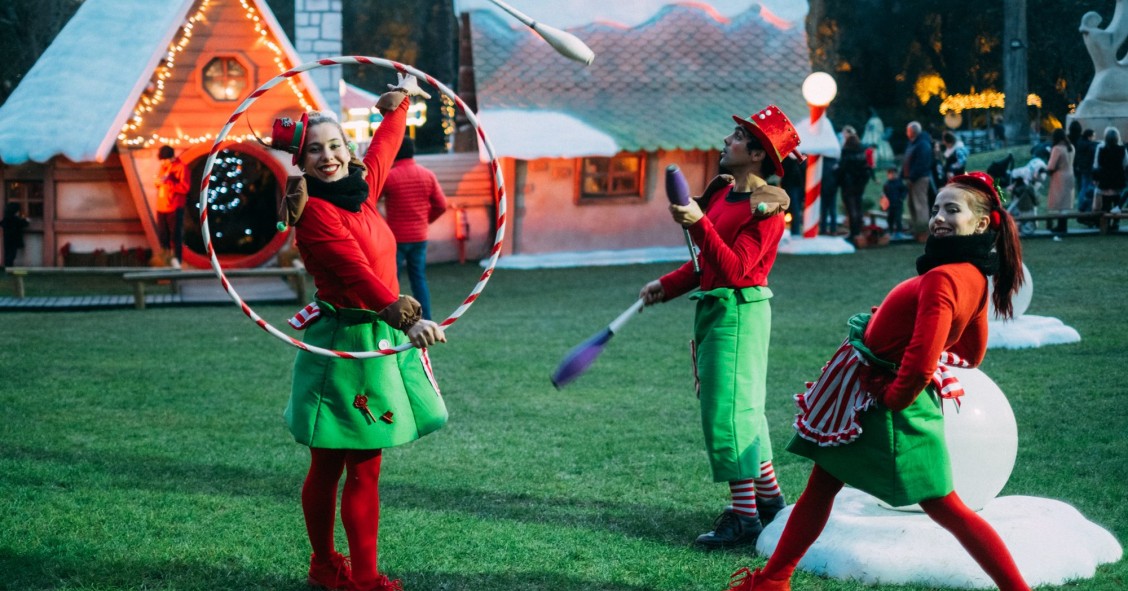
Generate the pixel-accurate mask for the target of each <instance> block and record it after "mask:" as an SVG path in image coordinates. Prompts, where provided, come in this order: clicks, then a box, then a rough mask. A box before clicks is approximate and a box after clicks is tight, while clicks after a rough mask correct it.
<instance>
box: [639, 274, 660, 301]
mask: <svg viewBox="0 0 1128 591" xmlns="http://www.w3.org/2000/svg"><path fill="white" fill-rule="evenodd" d="M638 297H639V298H641V299H642V303H643V304H645V305H647V306H653V305H654V304H658V303H661V302H664V301H666V290H664V289H662V282H661V281H658V280H657V279H655V280H654V281H651V282H650V283H647V284H646V285H644V286H642V291H640V292H638Z"/></svg>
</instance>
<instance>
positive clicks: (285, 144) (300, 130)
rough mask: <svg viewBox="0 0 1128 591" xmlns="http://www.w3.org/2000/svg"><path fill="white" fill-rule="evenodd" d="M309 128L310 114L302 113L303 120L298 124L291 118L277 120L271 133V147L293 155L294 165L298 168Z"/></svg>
mask: <svg viewBox="0 0 1128 591" xmlns="http://www.w3.org/2000/svg"><path fill="white" fill-rule="evenodd" d="M307 127H309V113H302V118H301V120H300V121H297V122H295V121H294V120H293V119H290V118H289V117H279V118H278V119H275V120H274V129H273V130H272V131H271V133H270V147H272V148H274V149H276V150H282V151H284V152H289V153H291V154H293V155H294V160H293V164H294V165H295V166H297V164H298V155H299V154H301V153H302V144H304V143H305V136H306V128H307Z"/></svg>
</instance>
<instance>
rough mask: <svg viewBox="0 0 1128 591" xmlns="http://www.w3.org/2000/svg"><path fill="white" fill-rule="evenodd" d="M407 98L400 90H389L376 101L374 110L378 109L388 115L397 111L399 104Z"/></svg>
mask: <svg viewBox="0 0 1128 591" xmlns="http://www.w3.org/2000/svg"><path fill="white" fill-rule="evenodd" d="M407 96H408V95H407V93H406V92H404V91H402V90H389V91H388V92H385V93H384V94H382V95H380V98H379V99H377V100H376V108H377V109H380V112H381V113H390V112H392V111H395V110H396V109H398V108H399V106H400V103H402V102H403V101H405V100H407Z"/></svg>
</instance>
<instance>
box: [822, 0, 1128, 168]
mask: <svg viewBox="0 0 1128 591" xmlns="http://www.w3.org/2000/svg"><path fill="white" fill-rule="evenodd" d="M1026 5H1027V7H1026V16H1027V23H1028V39H1029V42H1028V43H1027V49H1026V52H1025V53H1026V55H1027V62H1026V64H1027V72H1028V76H1027V78H1028V87H1029V92H1031V93H1034V94H1037V95H1038V96H1039V97H1041V99H1042V108H1041V110H1040V111H1039V110H1031V111H1030V112H1029V113H1028V116H1030V117H1031V118H1034V117H1037V116H1038V115H1039V113H1041V114H1042V115H1047V118H1048V116H1049V115H1052V116H1053V118H1054V119H1056V120H1058V121H1064V119H1065V116H1066V115H1067V113H1068V112H1069V111H1070V109H1072V108H1073V107H1074V106H1076V104H1077V103H1078V102H1080V100H1081V98H1083V97H1084V94H1085V92H1086V90H1087V89H1088V85H1089V82H1090V81H1091V80H1092V77H1093V70H1092V66H1091V62H1090V60H1089V58H1088V55H1087V53H1086V51H1085V47H1084V43H1083V42H1082V41H1081V36H1080V33H1078V31H1077V27H1078V25H1079V24H1080V22H1081V16H1082V15H1083V14H1084V13H1085V12H1088V11H1090V10H1096V11H1098V12H1102V11H1103V13H1104V16H1105V18H1106V20H1107V18H1108V17H1109V16H1111V11H1112V6H1111V3H1110V2H1108V0H1104V1H1102V0H1076V1H1074V2H1067V3H1063V2H1059V1H1056V0H1027V1H1026ZM809 6H810V10H809V12H808V15H807V22H806V26H807V33H808V43H809V44H810V48H811V53H810V54H811V66H812V68H813V69H815V70H822V71H826V72H828V73H830V74H831V75H833V76H834V77H835V79H836V80H837V82H838V88H839V92H838V98H836V99H835V101H834V102H833V103H831V105H830V109H829V110H828V114H829V116H830V117H831V119H832V120H833V121H835V123H836V124H837V125H844V124H852V125H855V126H857V125H859V124H861V123H863V122H864V121H865V120H866V119H867V118H868V117H869V114H870V110H871V109H873V110H875V111H876V112H877V113H878V114H879V115H880V116H881V117H882V118H883V119H885V120H886V124H887V125H889V124H892V125H893V126H894V127H896V126H898V125H901V124H904V123H906V122H908V121H910V120H914V119H915V120H919V121H921V123H922V124H924V125H925V126H926V127H933V128H939V127H941V126H942V125H943V120H942V116H941V114H940V112H939V106H940V102H941V100H942V99H943V97H944V96H947V95H952V94H971V93H975V92H981V91H985V90H997V91H1000V92H1001V91H1004V88H1003V59H1004V55H1005V52H1006V48H1004V46H1003V45H1004V44H1003V42H1002V40H1003V38H1004V31H1003V28H1004V24H1005V21H1006V19H1005V18H1004V14H1003V1H1002V0H994V1H990V0H989V1H987V2H984V1H982V0H946V1H945V2H933V1H930V0H853V1H851V0H809ZM985 115H986V113H985V112H980V113H979V119H978V120H977V121H976V122H975V123H976V124H985V123H986V121H985V120H986V117H985ZM891 139H892V140H893V141H894V143H895V148H897V147H899V145H897V143H898V142H903V141H904V138H903V136H902V135H901V134H894V136H893V138H891Z"/></svg>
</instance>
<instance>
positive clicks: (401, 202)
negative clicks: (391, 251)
mask: <svg viewBox="0 0 1128 591" xmlns="http://www.w3.org/2000/svg"><path fill="white" fill-rule="evenodd" d="M383 199H384V215H385V216H386V217H387V219H388V226H389V227H391V229H392V234H395V236H396V241H397V242H423V241H424V240H427V227H428V226H429V225H431V223H432V222H434V221H435V220H437V219H439V217H440V216H442V215H443V212H445V211H446V208H447V200H446V195H445V194H443V188H442V187H440V186H439V179H437V178H435V173H433V172H431V171H430V170H427V169H426V168H423V167H422V166H419V164H417V163H416V162H415V159H414V158H403V159H401V160H396V161H395V163H394V164H392V170H391V172H389V173H388V180H387V181H386V182H385V183H384V193H383Z"/></svg>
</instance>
